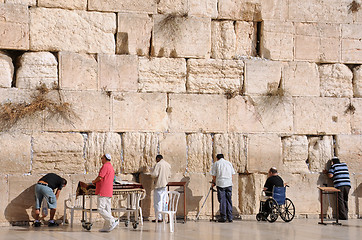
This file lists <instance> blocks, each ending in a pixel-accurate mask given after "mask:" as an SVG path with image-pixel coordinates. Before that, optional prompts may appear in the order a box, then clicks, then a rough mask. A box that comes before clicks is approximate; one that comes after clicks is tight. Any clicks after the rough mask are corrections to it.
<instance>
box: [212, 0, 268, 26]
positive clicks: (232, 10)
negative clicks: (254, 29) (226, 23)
mask: <svg viewBox="0 0 362 240" xmlns="http://www.w3.org/2000/svg"><path fill="white" fill-rule="evenodd" d="M218 18H222V19H235V20H245V21H260V20H261V5H260V0H243V1H240V0H224V1H220V2H219V16H218Z"/></svg>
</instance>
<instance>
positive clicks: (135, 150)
mask: <svg viewBox="0 0 362 240" xmlns="http://www.w3.org/2000/svg"><path fill="white" fill-rule="evenodd" d="M158 147H159V136H158V134H157V133H140V132H126V133H123V134H122V149H123V163H122V172H123V173H136V172H145V171H147V169H148V168H150V167H152V166H154V165H155V164H156V160H155V159H156V155H157V154H158V152H157V151H158ZM165 159H166V161H167V156H165Z"/></svg>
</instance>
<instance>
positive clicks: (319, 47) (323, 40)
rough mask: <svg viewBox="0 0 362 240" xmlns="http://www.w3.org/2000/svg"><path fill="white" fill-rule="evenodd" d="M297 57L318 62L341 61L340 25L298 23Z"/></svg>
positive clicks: (296, 37)
mask: <svg viewBox="0 0 362 240" xmlns="http://www.w3.org/2000/svg"><path fill="white" fill-rule="evenodd" d="M295 29H296V30H295V32H296V36H295V59H297V60H305V61H316V62H338V61H340V56H341V53H340V49H341V46H340V44H341V41H340V31H341V30H340V25H339V24H329V23H296V27H295Z"/></svg>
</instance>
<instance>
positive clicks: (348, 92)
mask: <svg viewBox="0 0 362 240" xmlns="http://www.w3.org/2000/svg"><path fill="white" fill-rule="evenodd" d="M319 77H320V86H321V87H320V90H321V97H353V85H352V78H353V74H352V71H351V70H350V69H349V68H348V67H347V66H346V65H344V64H326V65H321V66H319Z"/></svg>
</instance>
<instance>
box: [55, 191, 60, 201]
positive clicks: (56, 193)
mask: <svg viewBox="0 0 362 240" xmlns="http://www.w3.org/2000/svg"><path fill="white" fill-rule="evenodd" d="M59 194H60V190H59V189H57V191H56V192H55V197H56V199H57V200H58V198H59Z"/></svg>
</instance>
